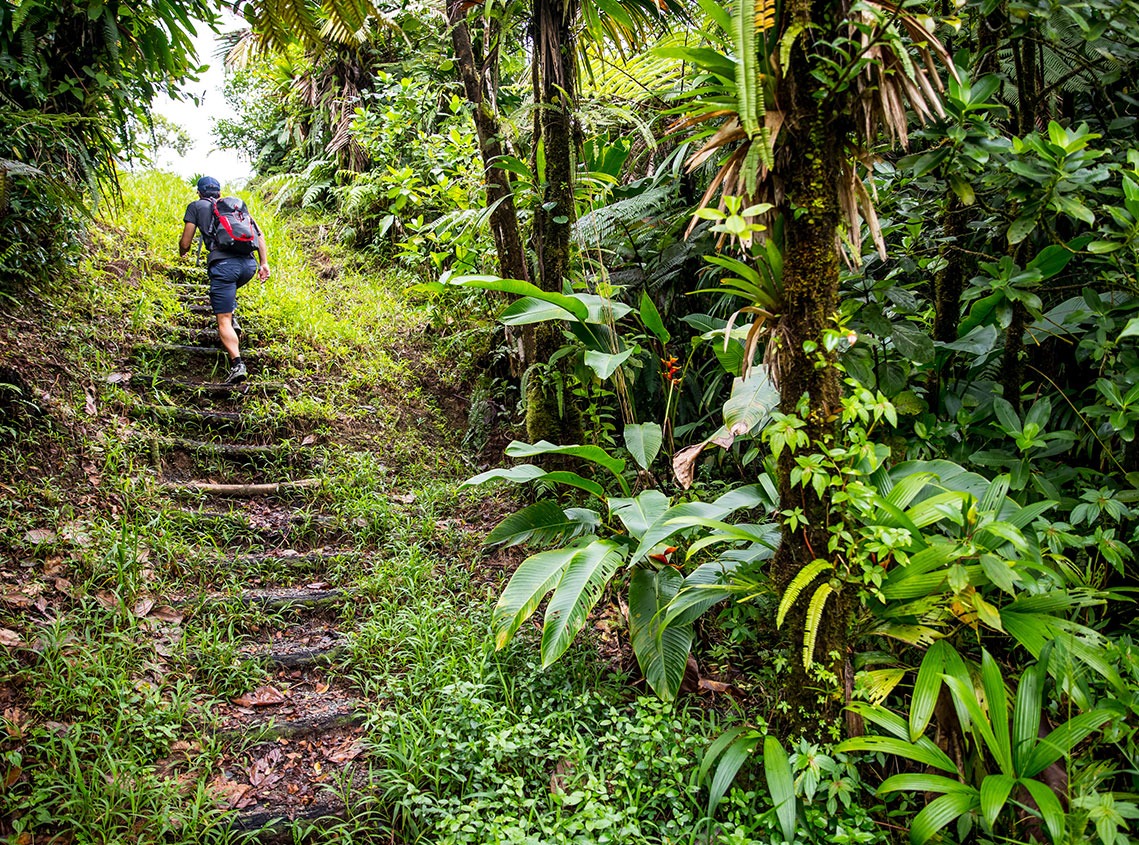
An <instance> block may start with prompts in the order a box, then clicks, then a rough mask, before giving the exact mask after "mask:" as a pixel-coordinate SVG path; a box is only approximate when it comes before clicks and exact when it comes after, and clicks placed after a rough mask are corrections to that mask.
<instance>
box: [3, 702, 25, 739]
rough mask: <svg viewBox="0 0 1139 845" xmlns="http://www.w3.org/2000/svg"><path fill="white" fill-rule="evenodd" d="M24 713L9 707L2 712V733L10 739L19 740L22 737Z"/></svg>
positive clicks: (17, 708)
mask: <svg viewBox="0 0 1139 845" xmlns="http://www.w3.org/2000/svg"><path fill="white" fill-rule="evenodd" d="M23 722H24V712H23V711H22V710H21V709H20V708H19V707H9V708H8V709H7V710H5V711H4V731H5V733H7V734H8V736H10V737H11V738H12V739H20V738H21V737H22V736H23V735H24V728H23Z"/></svg>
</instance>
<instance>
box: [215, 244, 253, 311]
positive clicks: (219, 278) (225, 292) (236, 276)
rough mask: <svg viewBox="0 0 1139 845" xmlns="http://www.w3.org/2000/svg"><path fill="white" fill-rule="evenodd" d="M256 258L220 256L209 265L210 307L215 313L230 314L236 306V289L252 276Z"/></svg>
mask: <svg viewBox="0 0 1139 845" xmlns="http://www.w3.org/2000/svg"><path fill="white" fill-rule="evenodd" d="M256 272H257V259H256V258H254V257H253V256H249V257H243V256H234V257H232V258H222V259H221V260H220V261H215V262H213V263H212V264H211V265H210V266H209V276H210V308H211V309H212V310H213V312H214V313H215V314H232V313H233V309H234V308H236V307H237V289H238V288H239V287H241V286H242V285H243V284H245V283H246V282H248V281H249V280H250V279H252V278H253V275H254V274H255V273H256Z"/></svg>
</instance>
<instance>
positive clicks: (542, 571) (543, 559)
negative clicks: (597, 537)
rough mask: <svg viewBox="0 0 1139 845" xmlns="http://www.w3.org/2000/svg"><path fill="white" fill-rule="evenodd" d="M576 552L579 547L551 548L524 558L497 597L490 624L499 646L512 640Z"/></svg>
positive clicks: (503, 645)
mask: <svg viewBox="0 0 1139 845" xmlns="http://www.w3.org/2000/svg"><path fill="white" fill-rule="evenodd" d="M577 552H578V550H577V549H576V548H569V549H551V550H550V551H546V552H538V554H536V555H531V556H530V557H528V558H526V560H524V561H522V563H521V565H520V566H519V567H518V569H516V570H515V571H514V574H513V575H512V576H511V577H510V582H509V583H508V584H507V585H506V589H505V590H503V591H502V595H500V596H499V597H498V603H497V604H495V606H494V613H493V614H492V615H491V622H490V627H491V630H492V631H493V632H494V647H495V648H496V649H501V648H503V647H505V645H506V644H507V643H508V642H510V638H511V637H513V636H514V634H515V633H516V632H517V631H518V629H519V628H520V627H522V623H523V622H525V621H526V620H527V619H529V618H530V614H532V613H533V612H534V611H535V610H536V609H537V608H538V605H539V604H541V602H542V599H544V598H545V597H546V593H548V592H550V590H552V589H554V587H556V586H557V585H558V581H560V580H561V577H562V572H564V571H565V568H566V567H567V566H569V562H570V561H571V560H572V559H573V556H574V555H575V554H577Z"/></svg>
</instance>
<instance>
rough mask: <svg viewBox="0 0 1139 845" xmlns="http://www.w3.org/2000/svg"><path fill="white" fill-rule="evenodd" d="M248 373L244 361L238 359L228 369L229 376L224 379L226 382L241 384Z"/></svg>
mask: <svg viewBox="0 0 1139 845" xmlns="http://www.w3.org/2000/svg"><path fill="white" fill-rule="evenodd" d="M248 375H249V371H248V370H246V369H245V362H244V361H238V362H237V363H236V364H234V365H233V366H232V367H230V370H229V377H228V378H227V379H226V380H225V383H226V384H241V383H242V382H243V381H245V377H246V376H248Z"/></svg>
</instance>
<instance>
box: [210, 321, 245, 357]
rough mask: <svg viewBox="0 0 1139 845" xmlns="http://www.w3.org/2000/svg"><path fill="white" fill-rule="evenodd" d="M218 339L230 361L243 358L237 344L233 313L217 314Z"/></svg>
mask: <svg viewBox="0 0 1139 845" xmlns="http://www.w3.org/2000/svg"><path fill="white" fill-rule="evenodd" d="M215 316H216V317H217V318H218V337H219V338H221V345H222V348H223V349H225V351H226V353H227V354H228V355H229V360H230V361H233V359H234V358H240V357H241V347H240V346H238V343H237V332H235V331H234V330H233V313H232V312H230V313H229V314H217V315H215Z"/></svg>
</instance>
